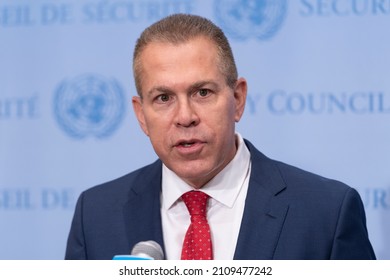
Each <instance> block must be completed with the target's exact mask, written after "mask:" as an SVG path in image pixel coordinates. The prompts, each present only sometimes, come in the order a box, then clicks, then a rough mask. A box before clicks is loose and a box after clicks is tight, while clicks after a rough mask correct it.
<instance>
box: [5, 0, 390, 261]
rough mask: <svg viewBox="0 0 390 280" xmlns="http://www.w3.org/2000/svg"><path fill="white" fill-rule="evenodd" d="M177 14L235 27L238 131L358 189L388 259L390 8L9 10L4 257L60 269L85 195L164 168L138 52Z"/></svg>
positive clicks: (76, 4) (33, 0) (35, 4)
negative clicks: (148, 116) (240, 95)
mask: <svg viewBox="0 0 390 280" xmlns="http://www.w3.org/2000/svg"><path fill="white" fill-rule="evenodd" d="M177 12H183V13H193V14H199V15H202V16H206V17H208V18H210V19H211V20H213V21H214V22H215V23H217V24H218V25H220V26H221V27H222V28H223V29H224V30H225V31H226V34H227V36H228V37H229V39H230V42H231V44H232V47H233V51H234V54H235V57H236V61H237V64H238V69H239V73H240V75H241V76H243V77H246V78H247V80H248V83H249V97H248V101H247V108H246V111H245V114H244V117H243V119H242V121H241V122H240V123H239V125H238V128H237V129H238V131H239V132H240V133H241V134H242V135H243V136H244V137H245V138H247V139H249V140H250V141H252V142H253V143H254V144H255V145H256V146H257V147H258V148H259V149H260V150H261V151H262V152H263V153H265V154H266V155H268V156H269V157H272V158H275V159H278V160H282V161H285V162H287V163H290V164H293V165H297V166H298V167H301V168H304V169H307V170H309V171H312V172H315V173H318V174H320V175H323V176H327V177H331V178H335V179H338V180H341V181H343V182H345V183H347V184H349V185H351V186H353V187H355V188H356V189H357V190H358V191H359V193H360V194H361V196H362V199H363V201H364V204H365V207H366V213H367V225H368V230H369V234H370V238H371V241H372V244H373V246H374V249H375V251H376V254H377V257H378V258H380V259H390V237H389V236H390V170H389V169H390V168H389V167H390V51H389V50H390V37H389V35H390V31H389V30H390V0H381V1H378V0H291V1H287V0H275V1H271V0H258V1H244V0H242V1H240V0H229V1H226V0H224V1H222V0H213V1H191V0H164V1H159V0H147V1H145V0H111V1H95V0H77V1H76V0H30V1H28V0H24V1H23V0H1V1H0V259H62V258H63V257H64V252H65V245H66V238H67V234H68V232H69V227H70V222H71V218H72V215H73V210H74V206H75V202H76V199H77V197H78V195H79V194H80V192H81V191H83V190H85V189H87V188H89V187H91V186H94V185H96V184H99V183H102V182H105V181H108V180H111V179H114V178H117V177H119V176H121V175H124V174H126V173H128V172H130V171H132V170H134V169H136V168H138V167H141V166H143V165H145V164H147V163H150V162H151V161H153V160H154V159H155V158H156V156H155V154H154V152H153V150H152V148H151V145H150V143H149V140H148V139H147V138H146V136H144V135H143V133H142V132H141V129H140V128H139V127H138V124H137V122H136V119H135V117H134V114H133V112H132V109H131V103H130V100H131V96H132V95H135V94H136V92H135V88H134V85H133V78H132V70H131V62H132V61H131V60H132V51H133V47H134V43H135V40H136V39H137V38H138V36H139V34H140V32H141V31H142V30H143V29H144V28H145V27H146V26H148V25H150V24H151V23H152V22H154V21H156V20H158V19H160V18H161V17H163V16H166V15H168V14H171V13H177ZM96 207H99V205H96Z"/></svg>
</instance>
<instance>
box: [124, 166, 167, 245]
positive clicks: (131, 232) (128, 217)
mask: <svg viewBox="0 0 390 280" xmlns="http://www.w3.org/2000/svg"><path fill="white" fill-rule="evenodd" d="M132 186H133V187H132V189H131V190H130V192H129V197H128V201H127V203H126V204H125V205H124V207H123V218H124V223H125V226H126V233H127V237H128V242H129V248H130V249H132V248H133V247H134V245H135V244H136V243H138V242H140V241H147V240H154V241H156V242H157V243H159V244H160V245H161V247H162V248H163V251H164V242H163V235H162V226H161V214H160V192H161V162H160V161H157V162H155V163H154V164H152V165H151V166H149V167H147V168H144V169H143V170H141V172H140V173H139V176H138V177H137V178H136V180H135V181H134V182H133V183H132Z"/></svg>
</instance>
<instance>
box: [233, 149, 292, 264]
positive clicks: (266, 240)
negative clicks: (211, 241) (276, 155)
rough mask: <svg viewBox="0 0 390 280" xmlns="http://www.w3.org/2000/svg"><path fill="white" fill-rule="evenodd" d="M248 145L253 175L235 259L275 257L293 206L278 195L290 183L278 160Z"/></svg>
mask: <svg viewBox="0 0 390 280" xmlns="http://www.w3.org/2000/svg"><path fill="white" fill-rule="evenodd" d="M246 144H247V146H248V148H249V150H250V152H251V160H252V167H251V177H250V181H249V188H248V194H247V198H246V201H245V209H244V214H243V219H242V222H241V228H240V233H239V237H238V240H237V246H236V251H235V255H234V259H273V256H274V252H275V249H276V246H277V243H278V240H279V236H280V233H281V231H282V228H283V224H284V220H285V217H286V215H287V211H288V207H289V206H288V204H287V203H286V202H284V201H283V200H282V199H281V198H280V197H279V196H278V194H279V193H281V192H282V191H283V190H284V189H285V188H286V186H285V183H284V181H283V179H282V177H281V176H280V173H279V170H278V169H277V167H276V165H275V164H274V162H273V161H271V160H270V159H268V158H267V157H265V156H264V155H263V154H261V153H260V152H259V151H257V150H256V149H255V147H254V146H253V145H252V144H250V143H249V142H246Z"/></svg>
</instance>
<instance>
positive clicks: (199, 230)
mask: <svg viewBox="0 0 390 280" xmlns="http://www.w3.org/2000/svg"><path fill="white" fill-rule="evenodd" d="M181 198H182V199H183V201H184V203H185V204H186V206H187V209H188V212H190V215H191V224H190V226H189V227H188V230H187V233H186V236H185V238H184V242H183V249H182V252H181V259H182V260H212V259H213V249H212V245H211V235H210V226H209V224H208V222H207V219H206V206H207V200H208V198H209V196H208V195H207V194H205V193H204V192H200V191H190V192H187V193H185V194H183V195H182V197H181Z"/></svg>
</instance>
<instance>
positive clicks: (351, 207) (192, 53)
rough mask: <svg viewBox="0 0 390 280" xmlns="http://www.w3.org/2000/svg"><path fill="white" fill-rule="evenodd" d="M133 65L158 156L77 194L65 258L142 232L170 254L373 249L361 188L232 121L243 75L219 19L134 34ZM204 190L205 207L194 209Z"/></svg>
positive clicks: (113, 251) (187, 18)
mask: <svg viewBox="0 0 390 280" xmlns="http://www.w3.org/2000/svg"><path fill="white" fill-rule="evenodd" d="M133 70H134V77H135V83H136V88H137V91H138V96H137V97H133V100H132V103H133V108H134V111H135V114H136V116H137V119H138V121H139V124H140V126H141V128H142V130H143V131H144V133H145V134H146V135H147V136H148V137H149V139H150V141H151V143H152V146H153V148H154V150H155V152H156V154H157V155H158V157H159V160H157V161H156V162H155V163H153V164H151V165H149V166H146V167H143V168H141V169H139V170H137V171H135V172H132V173H130V174H128V175H126V176H124V177H122V178H119V179H117V180H114V181H112V182H109V183H106V184H103V185H100V186H97V187H95V188H92V189H90V190H87V191H85V192H84V193H83V194H82V195H81V196H80V198H79V201H78V203H77V207H76V211H75V216H74V219H73V222H72V227H71V231H70V234H69V239H68V245H67V251H66V258H67V259H111V258H112V257H113V256H114V255H118V254H129V252H130V251H131V249H132V247H133V246H134V245H135V244H137V243H138V242H140V241H145V240H154V241H156V242H157V243H159V244H160V245H161V246H162V248H163V251H164V254H165V258H166V259H203V258H205V259H374V258H375V254H374V252H373V249H372V247H371V244H370V241H369V239H368V234H367V229H366V222H365V213H364V208H363V205H362V202H361V199H360V197H359V195H358V193H357V192H356V191H355V190H354V189H352V188H350V187H348V186H346V185H344V184H342V183H340V182H336V181H333V180H329V179H325V178H322V177H320V176H317V175H314V174H310V173H308V172H305V171H302V170H299V169H297V168H295V167H292V166H288V165H286V164H283V163H280V162H277V161H274V160H271V159H269V158H267V157H266V156H264V155H263V154H262V153H260V152H259V151H258V150H257V149H256V148H255V147H254V146H253V145H252V144H251V143H250V142H249V141H246V140H244V139H243V138H242V137H241V136H240V135H239V134H238V133H236V132H235V123H236V122H238V121H239V120H240V118H241V116H242V114H243V112H244V107H245V100H246V94H247V83H246V80H245V79H244V78H238V75H237V70H236V66H235V62H234V59H233V55H232V51H231V49H230V46H229V43H228V41H227V39H226V37H225V36H224V34H223V32H222V31H221V30H220V29H219V28H218V27H217V26H215V25H214V24H213V23H211V22H210V21H209V20H207V19H204V18H201V17H198V16H192V15H181V14H179V15H172V16H169V17H167V18H164V19H162V20H161V21H159V22H157V23H155V24H153V25H152V26H150V27H149V28H147V29H146V30H145V31H144V32H143V33H142V34H141V37H140V38H139V39H138V41H137V44H136V47H135V51H134V60H133ZM191 191H192V192H191ZM194 195H195V196H194ZM189 196H191V197H190V198H188V197H189ZM200 196H201V197H202V202H201V203H200V204H202V205H203V207H207V208H202V209H201V208H199V209H201V210H196V211H198V212H197V213H193V212H191V210H192V211H194V210H193V208H196V207H198V206H197V205H198V204H197V202H196V201H197V199H198V197H200ZM199 207H201V206H199ZM201 214H202V215H201ZM190 217H191V218H190ZM199 217H200V218H199ZM190 219H191V222H190ZM195 221H196V222H195ZM198 224H199V225H201V226H199V225H198ZM189 227H190V229H189V230H187V229H188V228H189ZM199 227H200V228H199ZM201 231H202V232H201ZM198 232H201V233H199V234H198ZM198 242H201V243H198ZM194 244H195V245H194ZM199 244H200V245H199ZM191 246H192V247H191ZM191 251H196V253H194V255H192V253H191ZM203 254H204V255H203Z"/></svg>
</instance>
